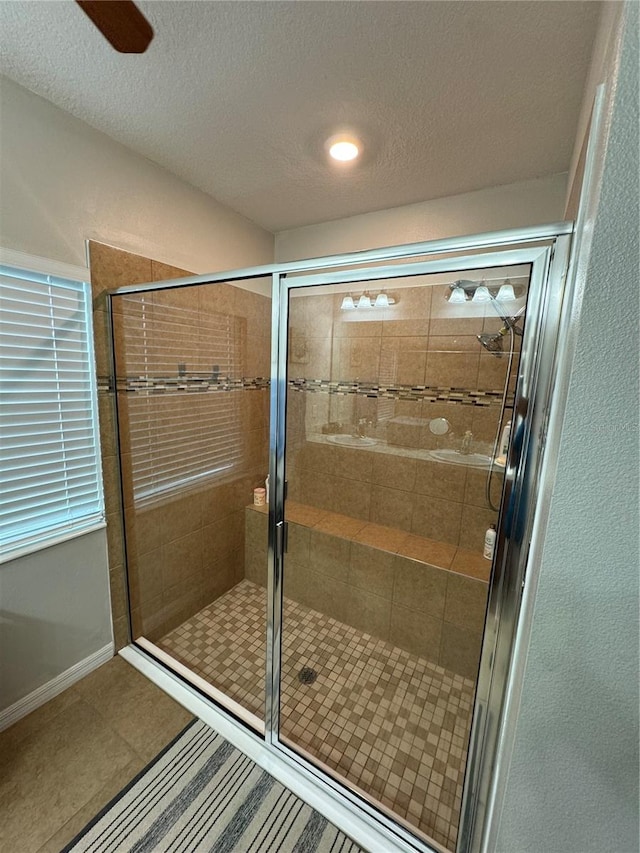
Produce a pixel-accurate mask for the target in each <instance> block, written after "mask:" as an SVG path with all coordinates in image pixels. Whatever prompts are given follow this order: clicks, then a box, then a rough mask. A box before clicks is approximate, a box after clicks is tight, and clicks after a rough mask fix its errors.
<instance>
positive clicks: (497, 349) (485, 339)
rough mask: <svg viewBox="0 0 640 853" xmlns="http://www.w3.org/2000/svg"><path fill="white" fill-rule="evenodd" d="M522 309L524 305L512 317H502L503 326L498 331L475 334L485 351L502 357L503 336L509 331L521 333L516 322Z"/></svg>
mask: <svg viewBox="0 0 640 853" xmlns="http://www.w3.org/2000/svg"><path fill="white" fill-rule="evenodd" d="M524 310H525V309H524V307H522V308H521V309H520V310H519V311H518V313H517V314H515V315H514V316H513V317H503V318H502V319H503V320H504V326H503V327H502V328H501V329H500V330H499V331H498V332H495V334H493V335H489V334H487V333H486V332H485V333H484V334H482V335H476V338H477V339H478V340H479V341H480V343H481V344H482V346H483V347H484V348H485V349H486V350H487V352H490V353H493V355H495V356H496V357H497V358H502V349H503V338H504V336H505V335H508V334H509V332H510V331H511V332H514V333H515V334H516V335H522V329H519V328H518V326H517V323H518V320H519V319H520V317H521V316H522V314H523V313H524Z"/></svg>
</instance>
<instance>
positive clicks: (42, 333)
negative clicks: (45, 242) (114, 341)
mask: <svg viewBox="0 0 640 853" xmlns="http://www.w3.org/2000/svg"><path fill="white" fill-rule="evenodd" d="M90 305H91V303H90V293H89V285H88V284H86V283H82V282H75V281H68V280H66V279H62V278H56V277H53V276H47V275H41V274H39V273H30V272H24V271H22V270H16V269H12V268H10V267H0V556H1V557H2V558H3V559H11V558H12V557H14V556H16V555H17V553H18V552H22V551H28V550H32V549H34V548H35V547H37V546H38V545H40V544H46V543H50V542H51V541H52V540H55V539H60V538H65V536H68V535H75V533H76V532H80V531H82V530H84V529H87V528H89V527H91V526H93V525H95V524H97V523H101V522H102V521H103V519H104V508H103V498H102V482H101V474H100V465H99V462H98V442H97V416H96V411H97V395H96V384H95V377H94V367H93V349H92V341H91V336H90V318H91V311H90Z"/></svg>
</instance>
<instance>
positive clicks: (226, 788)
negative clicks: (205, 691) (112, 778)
mask: <svg viewBox="0 0 640 853" xmlns="http://www.w3.org/2000/svg"><path fill="white" fill-rule="evenodd" d="M71 851H73V853H115V851H118V853H120V851H127V853H152V851H153V853H163V851H171V853H196V851H197V853H200V851H208V853H276V851H277V853H315V851H317V853H361V848H360V847H358V846H357V845H356V844H354V843H353V841H351V840H350V839H349V838H347V836H346V835H344V834H343V833H342V832H340V830H338V829H337V828H336V827H335V826H333V825H332V824H330V823H329V822H328V821H327V820H326V819H325V818H323V817H322V816H321V815H320V814H318V812H316V811H314V810H313V809H312V808H311V807H310V806H307V805H305V803H303V802H302V800H300V799H299V798H298V797H296V796H295V795H294V794H292V793H291V791H289V790H287V788H285V787H284V786H283V785H281V784H280V783H279V782H276V780H275V779H274V778H273V777H272V776H269V774H268V773H266V772H265V771H264V770H261V768H260V767H258V765H257V764H255V763H254V762H253V761H251V759H250V758H247V756H246V755H243V754H242V753H241V752H240V751H239V750H237V749H235V747H233V746H231V744H230V743H229V742H228V741H226V740H225V739H224V738H223V737H221V736H220V735H219V734H217V733H216V732H214V731H213V729H211V728H209V726H207V725H205V724H204V723H203V722H201V721H199V720H196V721H194V722H192V723H190V724H189V725H188V726H187V728H186V729H185V730H184V731H183V732H181V734H179V735H178V737H177V738H176V739H175V740H174V741H172V743H170V744H169V746H168V747H167V748H166V749H165V750H163V752H161V753H160V755H159V756H157V758H155V759H154V760H153V761H152V762H151V764H149V765H148V766H147V767H145V769H144V770H143V771H142V772H141V773H139V774H138V776H136V778H135V779H134V780H133V781H132V782H130V783H129V785H127V787H126V788H125V789H124V790H123V791H121V792H120V793H119V794H118V796H117V797H115V799H113V800H112V801H111V802H110V803H109V805H107V806H106V807H105V808H104V809H103V810H102V811H101V812H100V814H99V815H97V817H95V818H94V819H93V820H92V821H91V823H90V824H88V826H86V827H85V828H84V829H83V830H82V832H81V833H80V834H79V835H77V836H76V838H74V839H73V841H72V842H71V843H70V844H68V845H67V846H66V847H65V848H64V850H63V851H62V853H71Z"/></svg>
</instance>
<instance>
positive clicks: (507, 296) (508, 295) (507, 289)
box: [496, 279, 516, 302]
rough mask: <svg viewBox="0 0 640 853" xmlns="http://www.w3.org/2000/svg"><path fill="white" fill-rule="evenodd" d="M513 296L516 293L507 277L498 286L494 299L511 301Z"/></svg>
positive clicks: (514, 296) (513, 298)
mask: <svg viewBox="0 0 640 853" xmlns="http://www.w3.org/2000/svg"><path fill="white" fill-rule="evenodd" d="M515 298H516V294H515V291H514V289H513V285H512V284H511V282H510V281H509V279H507V280H506V281H505V283H504V284H503V285H502V286H501V287H500V290H499V291H498V293H497V295H496V299H497V300H498V302H513V301H514V300H515Z"/></svg>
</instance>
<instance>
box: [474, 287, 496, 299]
mask: <svg viewBox="0 0 640 853" xmlns="http://www.w3.org/2000/svg"><path fill="white" fill-rule="evenodd" d="M491 299H492V296H491V294H490V293H489V288H488V287H487V286H486V284H481V285H480V286H479V287H477V288H476V291H475V293H474V294H473V296H472V297H471V301H472V302H491Z"/></svg>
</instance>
